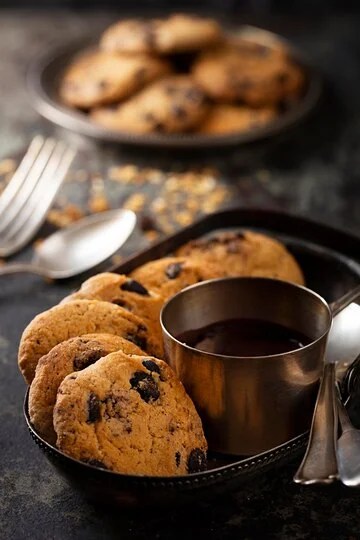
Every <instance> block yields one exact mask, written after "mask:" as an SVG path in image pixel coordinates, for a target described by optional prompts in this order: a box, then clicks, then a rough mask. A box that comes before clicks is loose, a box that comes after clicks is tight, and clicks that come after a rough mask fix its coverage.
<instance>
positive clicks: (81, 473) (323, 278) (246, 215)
mask: <svg viewBox="0 0 360 540" xmlns="http://www.w3.org/2000/svg"><path fill="white" fill-rule="evenodd" d="M242 227H245V228H252V229H256V230H261V231H265V232H267V233H269V234H271V235H273V236H276V237H278V238H281V239H282V240H284V241H285V243H286V244H287V246H288V247H289V249H290V250H291V251H292V252H293V253H294V255H295V257H296V258H297V260H298V261H299V263H300V265H301V266H302V268H303V270H304V272H305V278H306V282H307V285H308V286H309V287H310V288H312V289H314V290H315V291H317V292H318V293H320V294H321V295H322V296H324V297H325V298H326V300H327V301H329V302H331V301H333V300H335V299H337V298H339V297H340V296H341V295H342V294H344V293H345V292H347V291H348V290H350V289H351V288H353V287H354V286H356V285H357V284H359V282H360V239H359V238H357V237H355V236H353V235H351V234H348V233H345V232H342V231H338V230H335V229H332V228H330V227H327V226H324V225H320V224H318V223H316V222H312V221H309V220H306V219H302V218H298V217H295V216H290V215H287V214H282V213H277V212H273V211H267V210H248V209H238V210H229V211H225V212H219V213H217V214H212V215H210V216H208V217H206V218H204V219H202V220H201V221H199V222H197V223H195V224H194V225H191V226H190V227H188V228H186V229H184V230H182V231H181V232H179V233H177V234H175V235H173V236H171V237H169V238H167V239H165V240H164V241H162V242H160V243H158V244H156V245H155V246H153V247H152V248H150V249H147V250H145V251H143V252H141V253H139V254H138V255H136V256H135V257H132V258H131V259H128V261H125V262H124V263H123V264H121V265H118V266H116V267H113V268H111V271H116V272H119V273H128V272H130V271H131V270H133V269H134V268H136V267H138V266H140V265H141V264H144V263H145V262H148V261H150V260H152V259H155V258H158V257H162V256H164V255H167V254H169V253H171V252H172V251H174V250H175V249H176V248H177V247H179V246H180V245H182V244H184V243H185V242H187V241H188V240H190V239H193V238H198V237H200V236H202V235H204V234H209V233H211V232H213V231H215V230H219V229H234V228H237V229H239V228H242ZM24 414H25V418H26V422H27V424H28V427H29V430H30V433H31V435H32V437H33V439H34V440H35V442H36V443H37V444H38V445H39V447H40V448H41V449H42V450H43V451H44V452H45V454H46V456H47V457H48V459H49V460H50V461H51V462H52V463H53V464H54V466H55V467H56V468H57V470H58V471H59V472H60V473H61V474H62V475H63V476H65V477H66V479H67V480H68V481H69V482H70V483H71V484H72V485H73V486H75V487H76V488H77V489H80V490H81V491H82V492H83V493H84V494H85V495H86V496H89V497H92V498H94V499H96V500H98V501H103V500H106V501H107V502H109V503H113V504H118V505H121V506H124V505H132V506H136V505H149V504H151V505H166V504H171V503H173V502H175V501H176V503H180V502H192V501H199V500H202V499H204V498H208V497H211V496H218V495H220V494H221V493H222V492H225V491H228V490H230V489H244V490H246V484H247V482H249V481H250V480H254V481H255V478H256V476H257V475H263V474H265V473H266V471H267V470H268V469H270V468H273V467H274V466H275V465H281V464H284V463H286V462H288V461H289V460H292V459H294V458H295V457H296V456H297V455H298V454H299V452H301V450H302V449H304V447H305V444H306V440H307V434H301V435H299V436H297V437H295V438H294V439H292V440H291V441H287V442H285V443H284V444H282V445H280V446H278V447H276V448H272V449H270V450H268V451H267V452H264V453H263V454H259V455H256V456H253V457H250V458H246V459H237V458H234V456H220V455H217V456H215V455H214V456H210V465H209V469H208V470H207V471H206V472H202V473H197V474H191V475H188V476H186V477H171V478H166V477H165V478H163V477H162V478H159V477H146V476H144V477H141V476H131V475H123V474H119V473H114V472H110V471H105V470H102V469H98V468H96V467H93V466H91V465H87V464H85V463H81V462H79V461H76V460H74V459H72V458H70V457H68V456H66V455H64V454H63V453H61V452H60V451H59V450H57V449H56V448H54V447H52V446H51V445H49V444H48V443H47V442H45V441H44V440H43V439H42V438H41V437H40V436H39V435H38V434H37V433H36V431H35V430H34V429H33V427H32V426H31V423H30V420H29V415H28V394H27V395H26V397H25V402H24ZM294 472H295V466H294Z"/></svg>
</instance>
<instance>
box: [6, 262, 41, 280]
mask: <svg viewBox="0 0 360 540" xmlns="http://www.w3.org/2000/svg"><path fill="white" fill-rule="evenodd" d="M20 272H30V273H31V274H37V275H38V276H42V277H46V278H49V277H51V276H50V275H49V273H48V272H47V271H46V270H45V269H44V268H41V266H37V265H35V264H32V263H11V264H5V265H4V266H0V276H4V275H7V274H17V273H20Z"/></svg>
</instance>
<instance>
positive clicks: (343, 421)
mask: <svg viewBox="0 0 360 540" xmlns="http://www.w3.org/2000/svg"><path fill="white" fill-rule="evenodd" d="M338 414H339V420H340V426H341V431H342V433H341V437H340V438H339V440H338V442H337V448H336V453H337V462H338V470H339V478H340V480H341V482H342V483H343V484H345V485H346V486H352V487H356V486H359V485H360V431H359V430H358V429H356V428H355V427H354V426H353V425H352V423H351V421H350V418H349V416H348V413H347V410H346V408H345V406H344V404H343V402H342V400H341V397H340V392H338Z"/></svg>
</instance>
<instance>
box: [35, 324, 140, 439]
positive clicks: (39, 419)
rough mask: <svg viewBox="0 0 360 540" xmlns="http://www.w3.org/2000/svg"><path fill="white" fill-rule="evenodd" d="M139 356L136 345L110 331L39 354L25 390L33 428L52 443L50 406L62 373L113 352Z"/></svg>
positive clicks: (53, 402)
mask: <svg viewBox="0 0 360 540" xmlns="http://www.w3.org/2000/svg"><path fill="white" fill-rule="evenodd" d="M118 350H120V351H122V352H124V353H126V354H137V355H139V354H140V355H142V354H144V351H141V349H140V348H139V347H137V346H136V345H134V343H131V342H130V341H127V340H126V339H124V338H121V337H119V336H115V335H113V334H88V335H84V336H82V337H75V338H71V339H68V340H67V341H63V342H62V343H59V344H58V345H56V346H55V347H54V348H53V349H51V351H50V352H49V353H48V354H46V355H45V356H42V357H41V358H40V360H39V362H38V364H37V366H36V371H35V378H34V380H33V382H32V383H31V386H30V392H29V414H30V419H31V422H32V424H33V426H34V428H35V429H36V431H37V432H38V433H39V434H40V435H41V436H42V437H43V438H44V439H45V440H46V441H48V442H49V443H50V444H55V442H56V435H55V432H54V427H53V409H54V406H55V401H56V394H57V391H58V388H59V386H60V384H61V382H62V381H63V380H64V379H65V377H66V375H69V374H70V373H73V372H74V371H80V370H82V369H85V368H86V367H88V366H90V365H91V364H94V363H95V362H96V361H97V360H99V359H100V358H102V357H103V356H107V355H108V354H109V353H111V352H114V351H118Z"/></svg>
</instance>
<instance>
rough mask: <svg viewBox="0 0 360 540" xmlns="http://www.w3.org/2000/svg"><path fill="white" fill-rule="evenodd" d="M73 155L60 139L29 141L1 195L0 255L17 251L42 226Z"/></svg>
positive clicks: (40, 138) (36, 138)
mask: <svg viewBox="0 0 360 540" xmlns="http://www.w3.org/2000/svg"><path fill="white" fill-rule="evenodd" d="M74 157H75V151H74V150H73V149H71V148H69V147H68V146H67V145H66V144H65V143H63V142H58V141H56V140H54V139H51V138H48V139H44V137H42V136H41V135H37V136H36V137H34V139H33V140H32V141H31V143H30V146H29V148H28V149H27V152H26V154H25V156H24V157H23V159H22V161H21V163H20V165H19V167H18V168H17V170H16V171H15V173H14V175H13V177H12V178H11V180H10V182H9V184H8V185H7V186H6V188H5V189H4V191H3V192H2V194H1V196H0V257H8V256H9V255H12V254H13V253H15V252H16V251H19V250H20V249H21V248H22V247H24V246H25V245H26V244H27V243H28V242H29V240H30V239H31V238H32V237H33V236H34V235H35V233H36V232H37V231H38V229H39V228H40V227H41V225H42V223H43V222H44V220H45V217H46V214H47V211H48V210H49V208H50V207H51V205H52V203H53V201H54V198H55V196H56V194H57V192H58V190H59V188H60V186H61V184H62V182H63V180H64V178H65V175H66V173H67V171H68V169H69V167H70V165H71V163H72V160H73V159H74Z"/></svg>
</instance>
